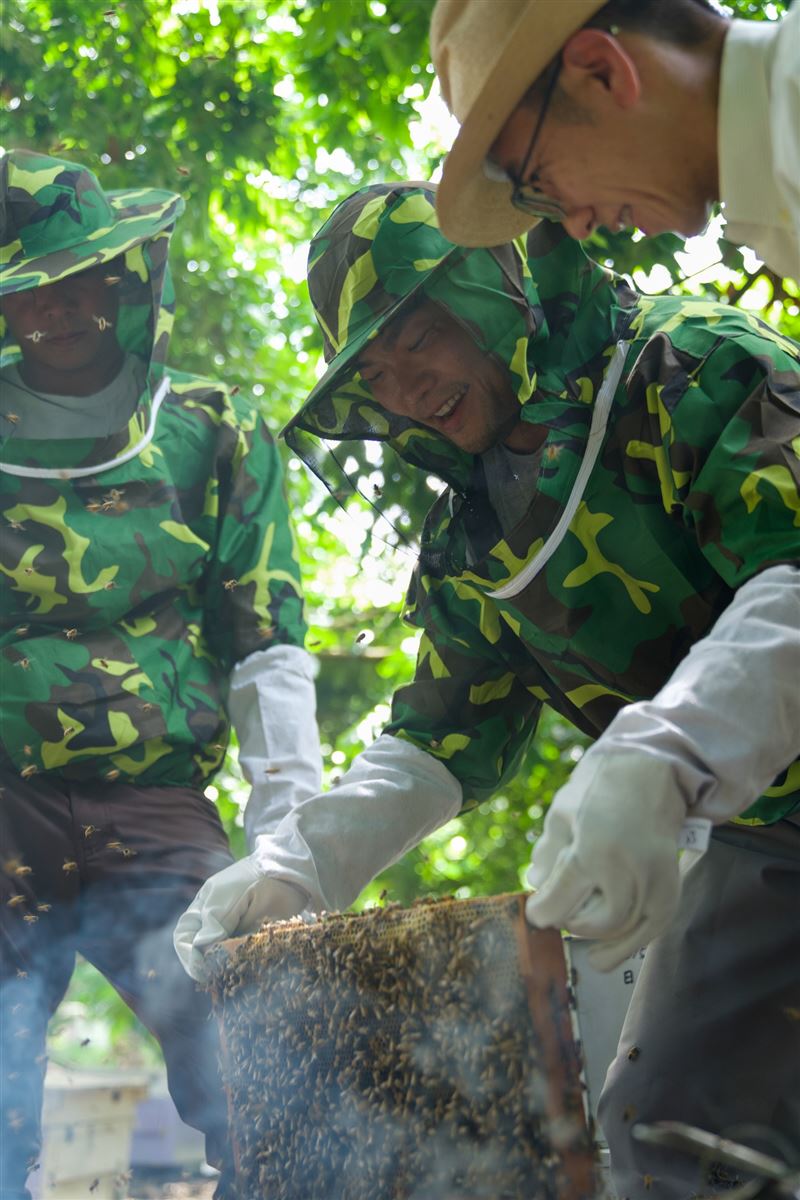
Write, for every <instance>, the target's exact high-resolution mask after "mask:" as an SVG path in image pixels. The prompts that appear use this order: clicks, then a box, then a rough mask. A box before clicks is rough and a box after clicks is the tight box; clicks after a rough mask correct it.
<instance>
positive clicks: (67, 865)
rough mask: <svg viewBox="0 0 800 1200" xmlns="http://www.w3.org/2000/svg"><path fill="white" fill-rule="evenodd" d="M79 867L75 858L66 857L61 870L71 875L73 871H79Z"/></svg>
mask: <svg viewBox="0 0 800 1200" xmlns="http://www.w3.org/2000/svg"><path fill="white" fill-rule="evenodd" d="M77 869H78V864H77V863H76V862H75V860H74V859H73V858H65V859H64V865H63V867H62V868H61V870H62V871H63V872H64V874H65V875H69V874H70V872H71V871H77Z"/></svg>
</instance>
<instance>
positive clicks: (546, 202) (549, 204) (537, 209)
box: [508, 55, 566, 221]
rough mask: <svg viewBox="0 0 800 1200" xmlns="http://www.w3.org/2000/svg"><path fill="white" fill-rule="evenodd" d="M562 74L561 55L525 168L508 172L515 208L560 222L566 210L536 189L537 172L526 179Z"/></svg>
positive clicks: (548, 82)
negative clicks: (516, 171)
mask: <svg viewBox="0 0 800 1200" xmlns="http://www.w3.org/2000/svg"><path fill="white" fill-rule="evenodd" d="M560 74H561V56H560V55H559V57H558V59H557V60H556V62H555V64H554V67H553V70H552V73H551V75H550V78H549V79H548V81H547V86H546V87H545V90H544V96H543V97H542V107H541V108H540V109H539V117H538V119H537V121H536V124H535V125H534V127H533V133H532V134H531V140H530V141H529V142H528V149H527V150H526V152H525V157H524V158H523V160H522V166H521V167H520V169H519V173H518V174H517V175H512V174H511V173H510V172H509V173H508V178H509V179H510V180H511V182H512V184H513V185H514V190H513V191H512V193H511V203H512V204H513V205H514V208H518V209H519V210H520V212H524V213H528V214H529V215H530V216H532V217H543V218H545V219H546V220H550V221H561V220H563V218H564V217H565V216H566V213H565V211H564V209H563V208H562V207H561V205H560V204H559V203H558V202H557V201H556V200H551V199H550V197H549V196H547V195H545V193H544V192H543V191H542V190H541V189H540V188H537V187H536V179H537V175H538V172H537V171H534V172H533V174H532V175H531V177H530V179H528V180H526V179H525V176H526V174H527V171H528V166H529V164H530V161H531V158H532V157H533V151H534V149H535V147H536V143H537V141H538V140H539V134H540V133H541V132H542V126H543V125H544V119H545V117H546V116H547V110H548V108H549V107H550V101H551V100H552V98H553V93H554V91H555V88H556V83H557V82H558V77H559V75H560Z"/></svg>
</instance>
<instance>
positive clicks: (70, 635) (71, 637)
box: [64, 629, 78, 642]
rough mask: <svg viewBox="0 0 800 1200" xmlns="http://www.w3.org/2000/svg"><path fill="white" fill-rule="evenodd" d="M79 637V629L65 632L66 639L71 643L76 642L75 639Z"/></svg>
mask: <svg viewBox="0 0 800 1200" xmlns="http://www.w3.org/2000/svg"><path fill="white" fill-rule="evenodd" d="M77 636H78V631H77V629H65V630H64V637H65V638H66V639H67V640H68V641H70V642H74V641H75V638H76V637H77Z"/></svg>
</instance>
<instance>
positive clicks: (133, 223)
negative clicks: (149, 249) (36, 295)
mask: <svg viewBox="0 0 800 1200" xmlns="http://www.w3.org/2000/svg"><path fill="white" fill-rule="evenodd" d="M0 212H2V225H1V226H0V295H4V294H7V293H10V292H21V291H25V290H26V289H27V288H32V287H40V286H41V285H42V284H45V283H55V282H56V281H57V280H59V279H64V278H65V277H66V276H67V275H72V274H74V273H75V272H76V271H85V270H86V268H87V267H92V266H95V265H96V264H99V263H104V262H109V261H110V260H111V259H112V258H116V256H117V255H118V254H122V253H124V252H125V251H127V250H130V249H131V247H133V246H138V245H140V244H141V243H142V242H144V241H149V239H150V238H152V237H153V236H154V235H155V234H156V233H158V232H160V230H162V229H167V228H169V227H171V226H172V225H174V223H175V220H176V218H177V217H178V216H180V214H181V213H182V212H183V200H182V198H181V197H180V196H178V195H176V194H175V193H174V192H165V191H162V190H161V189H158V188H136V189H128V190H125V191H111V192H104V191H103V189H102V187H101V186H100V184H99V182H98V180H97V177H96V176H95V175H94V174H93V172H92V171H90V170H88V168H87V167H83V166H80V165H79V164H77V163H71V162H66V161H64V160H63V159H58V158H50V157H49V156H48V155H45V154H37V153H36V152H35V151H33V150H12V151H9V152H7V153H0Z"/></svg>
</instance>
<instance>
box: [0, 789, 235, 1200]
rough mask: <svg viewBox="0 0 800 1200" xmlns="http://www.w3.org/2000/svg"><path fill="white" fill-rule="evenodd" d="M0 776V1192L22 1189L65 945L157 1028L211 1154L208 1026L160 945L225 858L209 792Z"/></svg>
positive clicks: (220, 1112)
mask: <svg viewBox="0 0 800 1200" xmlns="http://www.w3.org/2000/svg"><path fill="white" fill-rule="evenodd" d="M0 787H1V788H2V791H0V951H1V952H0V1072H1V1074H2V1078H0V1100H1V1101H2V1109H3V1111H2V1114H1V1115H0V1122H2V1123H1V1124H0V1196H2V1197H3V1200H16V1198H17V1197H21V1198H24V1197H27V1196H28V1192H27V1191H26V1189H25V1179H26V1176H27V1174H28V1171H29V1169H30V1168H31V1167H32V1166H33V1165H34V1164H35V1163H36V1161H37V1159H38V1154H39V1149H40V1140H41V1133H40V1114H41V1104H42V1091H43V1081H44V1072H45V1063H46V1058H45V1055H46V1034H47V1023H48V1021H49V1019H50V1017H51V1016H52V1014H53V1013H54V1012H55V1010H56V1008H57V1007H58V1004H59V1002H60V1001H61V999H62V997H63V995H64V992H65V991H66V989H67V986H68V984H69V981H70V976H71V975H72V970H73V967H74V962H75V954H76V952H80V954H82V955H83V956H84V958H86V959H88V961H89V962H90V963H92V964H93V965H94V966H95V967H96V968H97V970H98V971H100V972H101V974H103V975H104V976H105V977H106V979H108V980H109V982H110V983H111V984H113V986H114V987H115V988H116V990H117V991H118V992H119V994H120V996H122V998H123V1000H125V1002H126V1003H127V1004H128V1005H129V1006H130V1007H131V1008H132V1009H133V1011H134V1012H135V1013H136V1015H137V1016H138V1017H139V1019H140V1020H141V1021H142V1023H143V1024H144V1025H145V1026H146V1027H147V1028H148V1029H149V1030H150V1031H151V1033H153V1034H154V1036H155V1037H156V1038H157V1039H158V1041H159V1043H160V1045H161V1048H162V1050H163V1053H164V1059H165V1062H166V1067H167V1078H168V1082H169V1090H170V1093H171V1094H172V1098H173V1100H174V1101H175V1105H176V1107H177V1109H178V1111H179V1113H180V1114H181V1117H182V1118H183V1120H184V1121H186V1123H187V1124H189V1125H193V1126H194V1127H195V1128H197V1129H200V1130H202V1131H203V1133H204V1134H205V1135H206V1152H207V1157H208V1159H209V1162H212V1163H214V1164H215V1165H221V1164H222V1162H223V1160H224V1151H225V1145H226V1130H227V1114H226V1104H225V1099H224V1094H223V1090H222V1085H221V1082H220V1079H219V1074H218V1067H217V1049H218V1048H217V1034H216V1027H215V1023H214V1021H213V1020H211V1019H210V1005H209V999H208V996H207V995H206V994H205V993H204V992H202V991H200V990H198V988H197V985H196V984H195V983H194V982H193V981H192V980H191V979H189V977H188V976H187V975H186V974H185V973H184V971H183V969H182V967H181V965H180V963H179V961H178V958H177V956H176V954H175V951H174V948H173V945H172V930H173V927H174V925H175V922H176V920H177V918H178V917H179V916H180V914H181V913H182V912H183V910H184V909H185V908H186V907H187V905H188V904H189V903H190V901H191V900H192V899H193V897H194V895H195V893H196V892H197V889H198V888H199V887H200V886H201V884H202V883H203V882H204V881H205V880H206V879H207V878H208V877H209V876H210V875H212V874H213V873H214V872H215V871H219V870H221V869H222V868H223V867H226V866H227V865H228V864H229V863H230V862H232V861H233V860H232V856H231V853H230V849H229V847H228V841H227V838H226V836H225V833H224V831H223V829H222V825H221V823H220V820H219V817H218V815H217V812H216V809H215V807H214V805H213V804H211V803H210V802H209V801H208V800H206V798H205V797H204V796H203V795H202V793H201V792H198V791H194V790H192V789H188V788H155V787H150V788H140V787H133V786H131V785H129V784H120V783H104V782H94V781H92V782H70V781H67V780H58V779H54V778H49V777H47V776H39V777H36V778H33V779H31V780H28V781H24V780H21V779H19V778H18V777H17V776H11V775H3V774H0Z"/></svg>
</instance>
